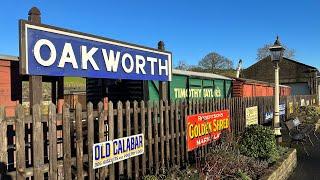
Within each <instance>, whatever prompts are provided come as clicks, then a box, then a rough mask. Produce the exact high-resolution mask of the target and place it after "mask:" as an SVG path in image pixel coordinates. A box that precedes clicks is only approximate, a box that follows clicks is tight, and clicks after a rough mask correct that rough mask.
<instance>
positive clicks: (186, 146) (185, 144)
mask: <svg viewBox="0 0 320 180" xmlns="http://www.w3.org/2000/svg"><path fill="white" fill-rule="evenodd" d="M182 112H183V122H184V136H183V139H184V142H185V143H184V145H183V148H184V149H185V152H186V153H185V154H186V162H187V163H188V162H189V154H188V143H187V127H188V122H187V118H188V106H187V102H186V101H184V103H183V111H182Z"/></svg>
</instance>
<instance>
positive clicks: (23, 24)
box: [19, 20, 172, 81]
mask: <svg viewBox="0 0 320 180" xmlns="http://www.w3.org/2000/svg"><path fill="white" fill-rule="evenodd" d="M28 28H29V29H30V28H31V29H36V30H40V31H45V32H49V33H55V34H59V35H64V36H70V37H74V38H79V39H84V40H87V41H94V42H99V43H104V44H109V45H110V44H111V45H114V46H119V47H123V48H130V49H133V50H137V51H142V52H146V53H154V54H158V55H165V56H168V59H167V63H168V75H167V80H166V81H171V79H172V53H171V52H169V51H162V50H159V49H155V48H150V47H146V46H142V45H137V44H133V43H127V42H123V41H118V40H113V39H110V38H105V37H101V36H96V35H92V34H87V33H83V32H78V31H74V30H69V29H64V28H60V27H55V26H51V25H46V24H39V23H34V22H30V21H26V20H20V21H19V54H20V68H19V71H20V74H22V75H41V74H30V73H29V69H28V44H27V43H28V40H27V29H28ZM49 76H50V75H49ZM57 76H61V75H57ZM150 76H151V75H150ZM79 77H84V76H79ZM97 78H99V77H97ZM100 78H103V77H100ZM105 78H109V77H108V76H106V77H105ZM113 79H114V78H113ZM124 79H131V78H124ZM134 80H152V79H143V78H142V79H138V78H135V79H134ZM161 81H163V80H161Z"/></svg>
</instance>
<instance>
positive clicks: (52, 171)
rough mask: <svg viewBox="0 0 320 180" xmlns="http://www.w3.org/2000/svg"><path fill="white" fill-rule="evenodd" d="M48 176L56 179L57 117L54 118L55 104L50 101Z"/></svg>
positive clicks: (53, 179)
mask: <svg viewBox="0 0 320 180" xmlns="http://www.w3.org/2000/svg"><path fill="white" fill-rule="evenodd" d="M48 116H49V122H48V124H49V147H50V149H49V153H50V155H49V160H50V161H49V162H50V165H49V177H50V179H52V180H55V179H57V175H58V174H57V173H58V169H57V153H58V152H57V119H56V106H55V105H54V104H52V103H50V105H49V111H48Z"/></svg>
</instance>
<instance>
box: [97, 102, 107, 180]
mask: <svg viewBox="0 0 320 180" xmlns="http://www.w3.org/2000/svg"><path fill="white" fill-rule="evenodd" d="M98 115H99V120H98V121H99V122H98V124H99V142H105V141H106V137H105V131H106V127H105V124H104V121H105V118H104V110H103V102H101V101H100V102H99V103H98ZM106 173H107V169H106V167H101V168H99V179H104V178H105V177H106Z"/></svg>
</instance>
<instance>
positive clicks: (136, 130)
mask: <svg viewBox="0 0 320 180" xmlns="http://www.w3.org/2000/svg"><path fill="white" fill-rule="evenodd" d="M138 115H139V110H138V102H137V101H134V102H133V129H134V134H135V135H137V134H139V124H138ZM139 169H140V168H139V156H136V157H134V176H135V179H138V178H139Z"/></svg>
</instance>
